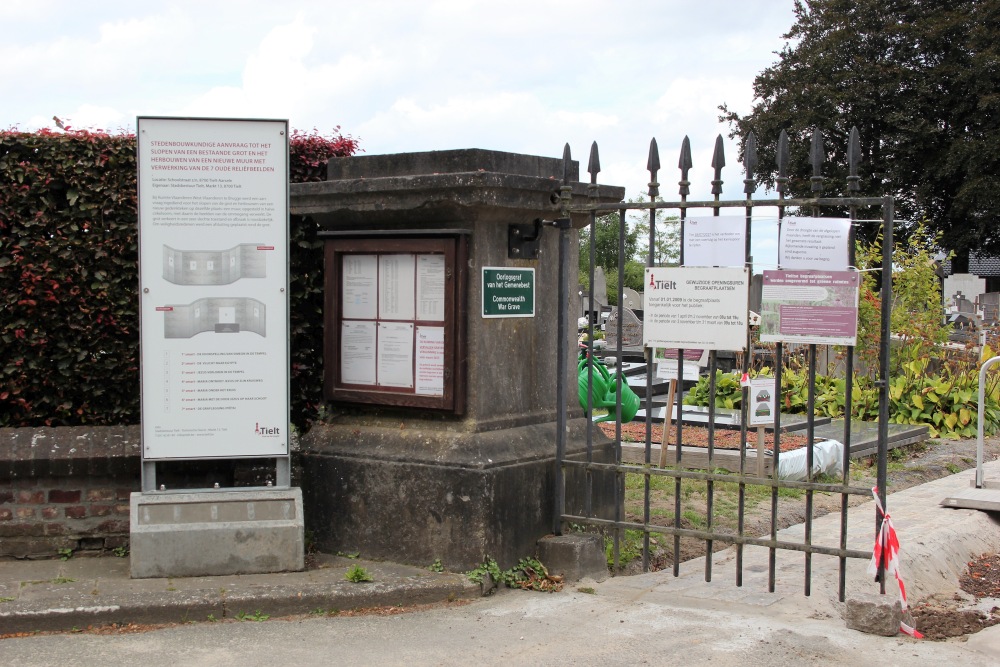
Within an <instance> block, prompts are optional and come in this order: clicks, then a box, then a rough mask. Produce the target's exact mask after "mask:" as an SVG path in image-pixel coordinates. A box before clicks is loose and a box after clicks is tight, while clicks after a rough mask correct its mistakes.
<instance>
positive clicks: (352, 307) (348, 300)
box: [342, 255, 378, 320]
mask: <svg viewBox="0 0 1000 667" xmlns="http://www.w3.org/2000/svg"><path fill="white" fill-rule="evenodd" d="M342 280H343V281H344V289H343V294H344V298H343V299H342V303H343V308H344V319H348V320H374V319H375V315H376V313H377V308H378V294H377V292H376V290H375V285H376V283H377V281H378V256H377V255H344V275H343V277H342Z"/></svg>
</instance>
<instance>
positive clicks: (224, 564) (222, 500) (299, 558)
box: [130, 488, 305, 579]
mask: <svg viewBox="0 0 1000 667" xmlns="http://www.w3.org/2000/svg"><path fill="white" fill-rule="evenodd" d="M130 504H131V526H130V528H131V535H130V551H131V576H132V578H133V579H144V578H149V577H198V576H210V575H227V574H255V573H264V572H288V571H298V570H302V569H303V568H304V567H305V549H304V539H303V538H304V524H303V514H302V492H301V490H300V489H297V488H291V489H273V490H272V489H263V490H254V491H219V492H214V491H206V492H201V493H158V492H157V493H148V494H143V493H133V494H132V496H131V502H130Z"/></svg>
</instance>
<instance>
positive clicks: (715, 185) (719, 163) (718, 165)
mask: <svg viewBox="0 0 1000 667" xmlns="http://www.w3.org/2000/svg"><path fill="white" fill-rule="evenodd" d="M725 166H726V149H725V147H724V146H723V145H722V135H721V134H720V135H719V136H717V137H716V138H715V151H714V152H713V153H712V169H714V170H715V178H714V179H712V194H713V195H721V194H722V168H723V167H725Z"/></svg>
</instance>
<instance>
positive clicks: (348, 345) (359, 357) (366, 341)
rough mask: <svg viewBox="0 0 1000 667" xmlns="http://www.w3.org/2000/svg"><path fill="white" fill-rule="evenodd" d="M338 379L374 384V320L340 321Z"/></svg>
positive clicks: (345, 381)
mask: <svg viewBox="0 0 1000 667" xmlns="http://www.w3.org/2000/svg"><path fill="white" fill-rule="evenodd" d="M340 381H341V382H343V383H344V384H364V385H373V384H375V323H374V322H342V323H341V325H340Z"/></svg>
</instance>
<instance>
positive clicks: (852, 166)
mask: <svg viewBox="0 0 1000 667" xmlns="http://www.w3.org/2000/svg"><path fill="white" fill-rule="evenodd" d="M860 162H861V137H860V135H858V128H857V127H852V128H851V136H850V138H849V139H848V140H847V168H848V174H849V175H848V176H847V190H848V191H849V192H858V191H859V190H861V183H860V181H861V179H860V178H859V177H858V163H860Z"/></svg>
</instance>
